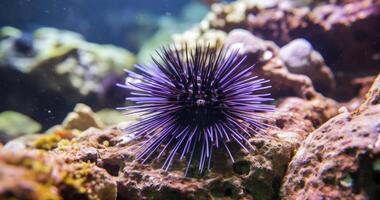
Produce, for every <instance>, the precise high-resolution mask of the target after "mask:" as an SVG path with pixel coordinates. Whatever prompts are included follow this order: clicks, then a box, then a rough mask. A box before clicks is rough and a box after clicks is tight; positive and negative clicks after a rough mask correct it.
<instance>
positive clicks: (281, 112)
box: [52, 97, 337, 199]
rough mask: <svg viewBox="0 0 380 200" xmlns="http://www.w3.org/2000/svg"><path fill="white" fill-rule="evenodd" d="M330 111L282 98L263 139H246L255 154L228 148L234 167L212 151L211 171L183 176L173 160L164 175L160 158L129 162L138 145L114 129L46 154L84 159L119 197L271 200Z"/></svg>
mask: <svg viewBox="0 0 380 200" xmlns="http://www.w3.org/2000/svg"><path fill="white" fill-rule="evenodd" d="M336 110H337V108H336V107H335V104H334V103H331V102H330V101H328V100H326V99H320V98H314V99H313V100H306V99H301V98H297V97H287V98H284V99H283V100H281V102H279V103H278V109H277V111H276V112H275V113H273V114H268V116H267V117H268V118H270V124H271V126H273V128H269V129H268V130H267V136H264V137H254V138H252V139H251V140H250V142H251V143H252V145H254V146H255V147H256V148H257V150H256V151H254V152H252V153H249V154H248V153H246V152H244V151H242V150H239V147H237V146H235V147H233V148H234V151H235V153H236V162H235V163H231V162H230V161H229V160H228V159H226V155H224V153H222V152H216V153H215V158H214V159H213V161H212V170H211V171H208V172H206V174H204V175H200V174H199V173H198V171H197V169H194V168H191V170H190V172H189V177H183V171H184V170H183V169H184V166H185V163H184V162H183V161H179V160H176V161H175V162H174V163H175V164H174V165H173V167H172V168H171V169H170V170H169V171H168V172H165V171H164V170H162V169H161V166H162V160H158V161H153V163H152V164H144V165H142V164H140V163H138V162H136V161H134V156H135V154H134V151H133V150H134V149H135V148H136V147H137V146H138V145H139V143H138V142H139V141H136V140H133V138H134V136H133V135H131V134H129V133H127V132H124V131H123V130H124V129H119V128H117V127H114V128H109V129H105V130H99V129H95V128H90V129H87V130H86V131H84V132H83V133H81V134H80V135H78V136H77V137H74V138H73V139H72V140H71V142H70V143H68V144H64V145H58V147H57V148H56V149H53V150H52V152H54V154H55V155H56V156H57V157H61V158H62V159H64V160H66V161H69V162H89V161H90V162H94V163H96V165H97V166H99V167H101V168H103V169H105V170H106V171H107V172H108V173H109V174H110V175H112V176H113V178H114V179H115V180H116V182H117V183H118V194H117V196H118V198H119V199H144V198H147V199H150V198H155V199H165V198H166V199H212V198H227V199H241V198H243V199H244V198H248V199H250V198H254V199H255V198H257V199H272V198H275V197H276V196H277V195H278V191H279V187H280V182H281V180H282V177H283V175H284V173H285V170H286V166H287V163H288V162H289V161H290V159H291V156H292V154H293V152H294V150H295V149H296V148H297V147H298V146H299V145H300V143H301V142H302V140H303V139H304V138H305V137H307V135H308V133H310V132H311V131H313V130H314V129H315V128H316V127H318V126H319V125H320V124H322V123H323V122H324V120H327V119H328V118H330V117H331V116H333V115H335V113H336V112H337V111H336ZM131 138H132V140H131Z"/></svg>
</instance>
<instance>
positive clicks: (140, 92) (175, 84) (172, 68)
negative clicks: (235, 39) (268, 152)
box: [120, 46, 274, 175]
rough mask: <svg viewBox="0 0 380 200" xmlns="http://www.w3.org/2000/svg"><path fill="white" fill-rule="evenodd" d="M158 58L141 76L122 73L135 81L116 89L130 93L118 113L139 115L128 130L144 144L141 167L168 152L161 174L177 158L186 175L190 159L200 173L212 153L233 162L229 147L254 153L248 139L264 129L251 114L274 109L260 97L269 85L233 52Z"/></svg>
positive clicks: (169, 51)
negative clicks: (217, 151) (215, 151)
mask: <svg viewBox="0 0 380 200" xmlns="http://www.w3.org/2000/svg"><path fill="white" fill-rule="evenodd" d="M157 55H158V58H159V59H156V58H152V60H153V64H152V66H144V65H136V68H137V69H138V70H140V72H141V73H140V74H138V73H135V72H132V71H129V70H127V73H128V74H129V77H131V78H132V79H134V80H135V81H127V82H126V84H125V85H120V86H121V87H124V88H127V89H130V90H131V91H132V92H131V94H132V97H129V98H127V100H128V101H132V102H134V103H135V105H132V106H128V107H122V108H120V109H122V110H126V113H128V114H132V113H139V114H141V120H139V121H138V122H137V123H135V124H132V125H131V126H130V127H129V128H128V130H129V131H131V132H133V133H135V135H136V137H138V138H141V137H144V138H146V140H144V141H143V142H142V143H141V145H140V147H139V149H138V152H137V155H136V159H138V160H142V162H145V161H147V160H148V159H149V158H151V157H152V155H153V154H154V153H158V149H159V148H162V149H160V152H159V153H158V155H157V157H156V158H160V157H161V156H162V155H163V153H164V152H167V154H168V155H167V157H166V160H165V162H164V164H163V169H165V170H168V168H169V167H170V165H171V163H172V161H173V158H174V157H175V155H176V154H177V153H178V154H179V158H180V160H182V159H183V158H184V157H187V159H188V164H187V167H186V170H185V175H186V174H187V172H188V170H189V167H190V165H191V163H192V161H193V158H195V157H197V158H198V160H199V161H198V169H199V171H200V172H201V173H202V172H203V171H204V169H205V168H206V165H207V168H208V169H209V168H210V162H211V157H212V152H213V149H214V148H216V149H218V148H219V147H222V148H224V149H225V152H226V153H227V154H228V156H229V157H230V158H231V160H232V161H234V158H233V155H232V153H231V151H230V148H229V147H228V145H229V143H230V142H236V143H238V144H239V145H240V146H241V147H242V148H243V149H244V150H246V151H249V150H248V149H249V148H251V149H252V148H253V147H252V146H251V144H250V143H249V142H248V138H249V137H251V136H252V135H253V134H258V133H263V131H264V129H265V127H266V124H265V123H263V121H262V120H263V118H262V117H260V116H259V115H257V114H255V113H256V112H267V111H272V110H273V109H274V106H273V105H270V104H268V103H269V102H271V101H272V100H273V99H272V98H269V97H268V96H269V95H270V94H269V93H263V92H260V91H262V90H264V89H267V88H270V85H266V83H268V82H269V81H268V80H265V79H260V78H258V77H257V76H253V75H252V70H253V68H254V65H249V64H246V62H244V61H245V60H246V58H245V57H241V56H239V55H238V50H229V49H227V48H219V49H214V48H210V47H209V46H197V47H196V48H194V49H189V48H187V46H186V47H184V48H183V49H182V50H178V49H176V48H170V47H168V48H165V47H164V48H162V50H161V51H157ZM136 80H137V81H136Z"/></svg>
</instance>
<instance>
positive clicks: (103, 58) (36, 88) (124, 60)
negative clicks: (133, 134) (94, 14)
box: [0, 27, 135, 128]
mask: <svg viewBox="0 0 380 200" xmlns="http://www.w3.org/2000/svg"><path fill="white" fill-rule="evenodd" d="M9 30H13V31H9ZM16 30H17V29H14V28H13V29H12V28H10V27H6V28H3V29H1V30H0V33H2V32H3V34H4V35H7V37H4V38H1V40H0V79H1V80H2V85H0V96H1V97H2V105H0V110H2V109H12V110H15V111H17V112H22V113H25V114H27V115H28V116H31V117H33V118H34V119H36V120H38V121H39V122H41V123H42V124H43V125H44V127H43V128H48V127H50V126H52V125H54V124H57V123H59V122H60V121H61V120H62V119H63V117H64V115H65V114H67V112H68V111H70V109H71V107H72V106H74V105H75V104H76V103H77V102H86V103H88V104H90V105H91V106H95V107H104V106H105V105H107V106H111V107H113V106H114V107H116V105H120V104H121V103H122V102H124V98H123V97H124V96H125V95H126V94H127V91H125V90H123V89H120V88H118V87H115V84H116V83H120V82H122V81H123V79H124V78H123V77H124V72H123V70H124V68H128V69H132V68H133V64H134V62H135V58H134V55H133V54H132V53H130V52H129V51H127V50H125V49H122V48H119V47H115V46H112V45H99V44H94V43H90V42H87V41H85V40H84V38H83V37H82V36H81V35H79V34H77V33H74V32H70V31H64V30H58V29H53V28H40V29H37V30H36V31H35V32H33V33H22V32H21V31H19V30H17V31H16ZM22 49H24V50H22ZM27 49H29V50H27ZM26 50H27V51H29V52H26ZM25 99H28V100H29V101H25Z"/></svg>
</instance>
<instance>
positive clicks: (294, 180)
mask: <svg viewBox="0 0 380 200" xmlns="http://www.w3.org/2000/svg"><path fill="white" fill-rule="evenodd" d="M379 99H380V75H379V76H378V78H377V80H376V81H375V82H374V84H373V86H372V87H371V89H370V91H369V92H368V95H367V99H366V101H365V102H364V103H363V104H362V105H361V107H360V108H359V109H357V110H355V111H353V112H351V113H349V112H344V113H341V114H339V115H337V116H336V117H334V118H332V119H330V120H329V121H328V122H326V123H325V124H323V125H322V126H321V127H319V128H318V129H317V130H315V131H314V132H312V133H311V134H309V135H308V137H307V138H306V139H305V141H303V142H302V144H301V147H300V148H299V149H298V150H297V153H296V154H295V156H294V158H293V160H292V161H291V162H290V164H289V167H288V170H287V173H286V176H285V178H284V182H283V185H282V187H281V197H282V199H321V198H331V199H337V198H342V199H376V198H377V197H378V196H379V194H380V188H379V183H378V174H379V171H378V168H377V163H378V162H379V156H380V153H379V152H380V141H379V138H380V137H379V136H380V128H379V127H380V123H379V118H380V101H379Z"/></svg>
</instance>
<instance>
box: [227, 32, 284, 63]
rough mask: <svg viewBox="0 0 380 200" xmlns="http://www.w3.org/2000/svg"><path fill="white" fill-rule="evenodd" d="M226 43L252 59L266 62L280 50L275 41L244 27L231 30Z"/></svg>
mask: <svg viewBox="0 0 380 200" xmlns="http://www.w3.org/2000/svg"><path fill="white" fill-rule="evenodd" d="M224 45H225V46H227V47H230V48H232V49H238V50H239V54H241V55H248V56H249V58H250V59H251V60H252V61H253V60H255V61H256V62H266V61H268V60H270V59H272V58H273V57H274V56H275V54H277V52H278V47H277V45H275V44H274V43H273V42H270V41H266V40H263V39H261V38H258V37H256V36H254V35H252V34H251V33H250V32H249V31H247V30H244V29H234V30H233V31H231V32H230V33H229V34H228V36H227V38H226V39H225V41H224Z"/></svg>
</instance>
